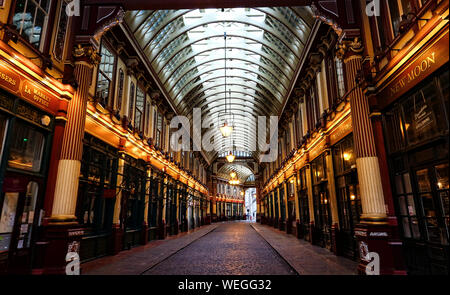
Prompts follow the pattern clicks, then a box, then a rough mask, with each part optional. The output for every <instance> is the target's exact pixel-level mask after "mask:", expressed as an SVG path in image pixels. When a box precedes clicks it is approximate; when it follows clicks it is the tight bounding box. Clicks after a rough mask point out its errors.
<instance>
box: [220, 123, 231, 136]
mask: <svg viewBox="0 0 450 295" xmlns="http://www.w3.org/2000/svg"><path fill="white" fill-rule="evenodd" d="M220 132H221V133H222V136H223V137H228V136H230V135H231V132H233V127H232V126H230V125H228V123H227V122H226V121H225V123H223V126H222V127H220Z"/></svg>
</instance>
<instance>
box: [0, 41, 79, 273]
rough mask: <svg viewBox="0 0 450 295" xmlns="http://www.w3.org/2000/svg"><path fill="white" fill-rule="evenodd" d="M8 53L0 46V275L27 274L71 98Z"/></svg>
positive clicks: (29, 64) (41, 221) (65, 91)
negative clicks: (56, 142)
mask: <svg viewBox="0 0 450 295" xmlns="http://www.w3.org/2000/svg"><path fill="white" fill-rule="evenodd" d="M9 51H10V49H9V48H8V46H7V45H6V44H4V43H3V42H0V145H1V146H0V188H1V192H0V272H8V273H23V274H29V273H31V268H32V264H33V254H34V253H33V252H34V249H35V244H36V241H37V239H38V235H39V233H40V232H41V230H42V225H43V217H44V215H45V211H44V201H45V200H44V197H45V190H46V184H47V177H48V167H49V164H50V159H51V157H52V152H53V151H52V148H53V146H52V145H53V144H52V141H53V138H54V135H55V128H56V126H58V128H59V126H61V125H60V124H61V120H59V118H57V116H60V115H61V114H60V112H59V111H60V110H63V111H64V110H66V109H67V104H68V100H67V99H70V97H71V95H72V94H71V93H70V92H68V90H67V89H66V90H64V87H63V86H62V84H60V83H59V82H58V81H56V80H54V79H53V78H50V77H47V76H45V75H44V74H43V73H42V71H41V70H40V69H38V68H37V67H36V66H35V65H34V64H31V63H27V62H28V60H25V58H23V57H22V56H20V54H18V53H17V54H15V55H14V56H11V55H10V54H9V53H8V52H9ZM63 93H65V94H63ZM55 152H57V151H55Z"/></svg>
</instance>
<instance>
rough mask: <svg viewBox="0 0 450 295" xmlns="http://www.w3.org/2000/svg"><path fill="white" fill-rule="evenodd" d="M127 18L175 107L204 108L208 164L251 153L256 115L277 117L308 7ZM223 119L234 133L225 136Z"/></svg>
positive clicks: (307, 25) (306, 29)
mask: <svg viewBox="0 0 450 295" xmlns="http://www.w3.org/2000/svg"><path fill="white" fill-rule="evenodd" d="M125 20H126V23H127V24H128V26H129V28H130V30H131V31H132V33H133V34H134V36H135V37H136V40H137V41H138V42H139V44H140V46H141V49H142V50H143V52H144V53H145V54H146V55H147V57H148V60H149V61H150V63H151V67H152V68H153V70H154V72H155V73H157V76H158V79H159V80H160V83H161V85H163V87H164V88H165V91H166V93H167V94H168V95H169V96H170V99H171V100H172V101H173V103H174V104H175V106H176V108H177V110H178V111H179V112H181V114H183V115H186V116H188V117H191V116H192V109H193V108H196V107H198V108H201V109H202V119H203V121H205V120H206V121H208V126H210V127H211V128H213V129H214V132H215V133H216V134H217V136H216V137H215V138H216V140H214V143H213V144H214V146H215V151H212V152H208V153H206V154H207V156H208V157H209V160H213V159H214V158H215V157H217V155H218V153H223V152H226V151H228V150H229V149H233V148H234V149H236V150H242V151H248V152H254V151H253V147H255V146H256V147H257V146H258V145H257V144H256V137H257V132H256V130H257V128H256V122H257V116H270V115H278V114H279V113H280V111H281V109H282V107H283V103H284V100H285V99H286V97H287V95H288V94H289V92H290V90H291V88H292V82H293V79H294V78H295V77H294V75H295V73H296V71H297V70H298V67H299V64H300V58H301V56H302V51H303V49H304V47H305V43H306V41H307V39H308V37H309V35H310V32H311V28H312V26H313V23H314V17H313V14H312V11H311V9H310V8H309V7H274V8H269V7H265V8H230V9H196V10H157V11H148V10H140V11H129V12H127V14H126V16H125ZM224 33H226V38H227V39H226V42H227V46H226V48H227V52H226V53H225V42H224V41H225V40H224ZM225 55H226V68H225ZM225 74H226V75H225ZM225 76H226V81H225ZM225 82H226V83H225ZM225 84H226V88H225ZM225 96H226V97H227V112H225ZM227 117H228V121H232V123H233V126H234V131H233V134H232V138H227V139H224V138H221V136H220V130H219V126H220V125H221V124H222V123H223V121H224V120H225V119H226V118H227ZM233 146H234V147H233ZM253 155H255V153H253Z"/></svg>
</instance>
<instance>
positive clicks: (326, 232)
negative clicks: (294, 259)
mask: <svg viewBox="0 0 450 295" xmlns="http://www.w3.org/2000/svg"><path fill="white" fill-rule="evenodd" d="M311 173H312V184H313V204H314V230H313V233H312V237H313V241H312V242H313V244H315V245H318V246H321V247H324V248H327V249H331V225H332V223H331V208H330V197H329V192H328V179H327V177H328V174H327V162H326V153H324V154H321V155H320V156H318V157H317V158H316V159H315V160H313V161H312V162H311Z"/></svg>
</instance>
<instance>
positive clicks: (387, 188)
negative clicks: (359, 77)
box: [369, 99, 407, 275]
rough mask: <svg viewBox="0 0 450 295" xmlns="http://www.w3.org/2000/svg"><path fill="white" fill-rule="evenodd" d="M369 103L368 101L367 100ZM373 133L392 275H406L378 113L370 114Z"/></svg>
mask: <svg viewBox="0 0 450 295" xmlns="http://www.w3.org/2000/svg"><path fill="white" fill-rule="evenodd" d="M369 101H370V99H369ZM370 117H371V120H372V126H373V133H374V137H375V147H376V150H377V155H378V162H379V164H380V172H381V182H382V184H383V193H384V201H385V204H386V211H387V212H386V213H387V220H388V226H389V227H388V229H389V238H388V246H389V248H390V251H391V255H392V261H393V269H392V273H393V274H398V275H406V274H407V272H406V267H405V261H404V259H403V250H402V240H401V238H400V233H399V225H398V219H397V216H396V214H395V208H394V198H393V195H392V184H391V180H390V177H389V166H388V160H387V153H386V149H385V146H386V145H385V141H384V136H383V125H382V121H381V114H380V113H372V114H371V116H370Z"/></svg>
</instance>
